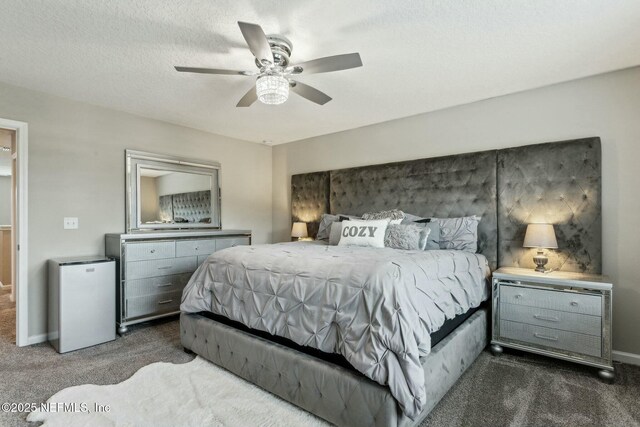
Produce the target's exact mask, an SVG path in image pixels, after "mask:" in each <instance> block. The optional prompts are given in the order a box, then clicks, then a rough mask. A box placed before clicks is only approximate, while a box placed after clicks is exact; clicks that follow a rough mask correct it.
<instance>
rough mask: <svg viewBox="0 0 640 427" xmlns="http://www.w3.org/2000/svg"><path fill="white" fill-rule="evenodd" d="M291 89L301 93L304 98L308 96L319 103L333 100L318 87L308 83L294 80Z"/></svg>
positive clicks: (310, 99)
mask: <svg viewBox="0 0 640 427" xmlns="http://www.w3.org/2000/svg"><path fill="white" fill-rule="evenodd" d="M291 90H292V91H294V92H295V93H297V94H298V95H300V96H301V97H303V98H307V99H308V100H309V101H311V102H315V103H316V104H319V105H324V104H326V103H327V102H329V101H331V97H330V96H329V95H327V94H326V93H324V92H320V91H319V90H318V89H316V88H314V87H311V86H309V85H306V84H304V83H300V82H296V81H292V82H291Z"/></svg>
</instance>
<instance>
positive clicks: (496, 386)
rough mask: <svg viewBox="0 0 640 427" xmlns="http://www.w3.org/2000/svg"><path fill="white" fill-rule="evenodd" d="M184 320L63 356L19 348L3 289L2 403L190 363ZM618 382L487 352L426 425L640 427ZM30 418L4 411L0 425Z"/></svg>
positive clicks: (622, 373)
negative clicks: (159, 365) (181, 328)
mask: <svg viewBox="0 0 640 427" xmlns="http://www.w3.org/2000/svg"><path fill="white" fill-rule="evenodd" d="M192 358H193V356H189V355H187V354H186V353H184V352H183V351H182V347H181V346H180V339H179V335H178V321H177V319H172V320H169V321H165V322H156V323H154V324H152V325H141V326H138V327H133V328H131V332H130V333H128V334H127V335H126V336H125V337H119V338H118V339H116V340H115V341H113V342H110V343H106V344H102V345H99V346H96V347H92V348H89V349H84V350H79V351H75V352H72V353H69V354H65V355H60V354H58V353H56V352H55V351H54V350H53V348H51V347H50V346H49V345H48V344H38V345H34V346H30V347H26V348H17V347H15V308H14V306H13V304H11V303H10V302H9V298H8V292H7V290H6V289H0V403H4V402H34V403H39V402H44V401H45V400H46V399H48V398H49V397H50V396H51V395H53V394H54V393H56V392H57V391H59V390H61V389H63V388H65V387H69V386H72V385H79V384H87V383H92V384H113V383H117V382H121V381H123V380H125V379H126V378H128V377H130V376H131V375H132V374H133V373H134V372H136V371H137V370H138V369H140V368H141V367H143V366H145V365H147V364H149V363H152V362H158V361H164V362H173V363H184V362H188V361H190V360H191V359H192ZM616 369H617V378H616V383H615V384H613V385H608V384H604V383H602V382H600V381H599V380H598V377H597V375H596V373H595V370H593V369H590V368H586V367H581V366H577V365H574V364H569V363H564V362H560V361H555V360H552V359H548V358H543V357H538V356H533V355H528V354H523V353H519V354H516V353H509V354H505V355H504V356H502V357H500V358H495V357H493V356H492V355H491V354H490V353H488V352H484V353H483V354H481V355H480V357H479V358H478V360H477V361H476V362H475V363H474V364H473V365H472V366H471V368H470V369H469V370H468V371H467V372H466V373H465V374H464V376H463V377H462V378H461V379H460V381H458V383H457V384H456V385H455V386H454V387H453V388H452V389H451V391H450V392H449V393H448V394H447V395H446V396H445V397H444V399H443V400H442V401H441V402H440V403H439V404H438V406H437V407H436V408H435V409H434V410H433V412H432V413H431V414H430V415H429V417H428V418H427V419H426V420H425V422H424V423H423V424H422V426H429V427H432V426H437V427H440V426H442V427H444V426H578V425H580V426H625V427H626V426H640V367H635V366H630V365H621V364H616ZM25 418H26V414H15V413H14V414H12V413H2V412H0V426H25V425H29V424H28V423H27V422H26V421H25Z"/></svg>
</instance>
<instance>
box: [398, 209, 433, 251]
mask: <svg viewBox="0 0 640 427" xmlns="http://www.w3.org/2000/svg"><path fill="white" fill-rule="evenodd" d="M404 215H405V217H404V220H402V224H422V225H424V227H425V228H426V229H428V230H429V235H428V237H427V244H426V246H425V247H424V250H425V251H434V250H439V249H440V223H439V222H437V221H432V220H431V218H422V217H420V216H417V215H412V214H408V213H405V214H404Z"/></svg>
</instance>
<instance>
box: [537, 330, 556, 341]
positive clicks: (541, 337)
mask: <svg viewBox="0 0 640 427" xmlns="http://www.w3.org/2000/svg"><path fill="white" fill-rule="evenodd" d="M533 336H534V337H536V338H540V339H541V340H549V341H558V337H552V336H549V335H542V334H539V333H537V332H536V333H534V334H533Z"/></svg>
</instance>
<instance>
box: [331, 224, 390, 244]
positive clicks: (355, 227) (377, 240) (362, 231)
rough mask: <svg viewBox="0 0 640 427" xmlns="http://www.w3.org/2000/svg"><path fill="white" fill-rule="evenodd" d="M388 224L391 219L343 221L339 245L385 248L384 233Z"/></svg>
mask: <svg viewBox="0 0 640 427" xmlns="http://www.w3.org/2000/svg"><path fill="white" fill-rule="evenodd" d="M388 225H389V221H388V220H386V219H381V220H377V221H342V231H341V232H340V242H338V245H340V246H346V245H353V246H372V247H374V248H384V234H385V231H386V230H387V226H388Z"/></svg>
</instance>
